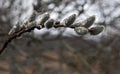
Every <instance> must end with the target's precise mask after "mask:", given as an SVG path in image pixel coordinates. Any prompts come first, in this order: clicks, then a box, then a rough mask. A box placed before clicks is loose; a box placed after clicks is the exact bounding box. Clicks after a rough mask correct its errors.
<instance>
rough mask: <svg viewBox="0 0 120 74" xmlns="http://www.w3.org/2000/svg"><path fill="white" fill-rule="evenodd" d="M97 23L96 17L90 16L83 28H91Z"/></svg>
mask: <svg viewBox="0 0 120 74" xmlns="http://www.w3.org/2000/svg"><path fill="white" fill-rule="evenodd" d="M94 21H95V16H94V15H93V16H90V17H89V18H87V19H86V20H85V21H83V22H82V23H83V26H84V27H85V28H89V27H90V26H91V25H92V24H93V23H94Z"/></svg>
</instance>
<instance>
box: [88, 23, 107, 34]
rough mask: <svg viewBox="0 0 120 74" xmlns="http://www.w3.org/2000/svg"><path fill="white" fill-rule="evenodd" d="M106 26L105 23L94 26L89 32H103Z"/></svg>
mask: <svg viewBox="0 0 120 74" xmlns="http://www.w3.org/2000/svg"><path fill="white" fill-rule="evenodd" d="M104 28H105V27H104V26H103V25H97V26H96V27H92V28H90V29H89V32H90V34H91V35H97V34H99V33H101V32H102V31H103V30H104Z"/></svg>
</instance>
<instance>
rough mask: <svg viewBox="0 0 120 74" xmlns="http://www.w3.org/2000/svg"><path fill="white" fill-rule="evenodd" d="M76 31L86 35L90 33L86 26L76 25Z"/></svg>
mask: <svg viewBox="0 0 120 74" xmlns="http://www.w3.org/2000/svg"><path fill="white" fill-rule="evenodd" d="M74 30H75V32H76V33H77V34H79V35H85V34H87V33H88V29H87V28H85V27H75V29H74Z"/></svg>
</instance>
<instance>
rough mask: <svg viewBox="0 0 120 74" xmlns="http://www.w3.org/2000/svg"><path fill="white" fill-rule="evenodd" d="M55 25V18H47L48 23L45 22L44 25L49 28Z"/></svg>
mask: <svg viewBox="0 0 120 74" xmlns="http://www.w3.org/2000/svg"><path fill="white" fill-rule="evenodd" d="M53 25H54V20H53V19H49V20H47V21H46V23H45V24H44V26H45V27H46V28H47V29H49V28H51V27H53Z"/></svg>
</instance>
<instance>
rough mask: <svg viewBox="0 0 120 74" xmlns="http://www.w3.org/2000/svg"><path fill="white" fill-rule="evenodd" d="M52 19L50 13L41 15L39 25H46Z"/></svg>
mask: <svg viewBox="0 0 120 74" xmlns="http://www.w3.org/2000/svg"><path fill="white" fill-rule="evenodd" d="M49 18H50V14H49V13H48V12H46V13H44V14H42V15H41V17H40V19H39V21H38V25H44V23H45V22H46V21H47V20H48V19H49Z"/></svg>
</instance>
